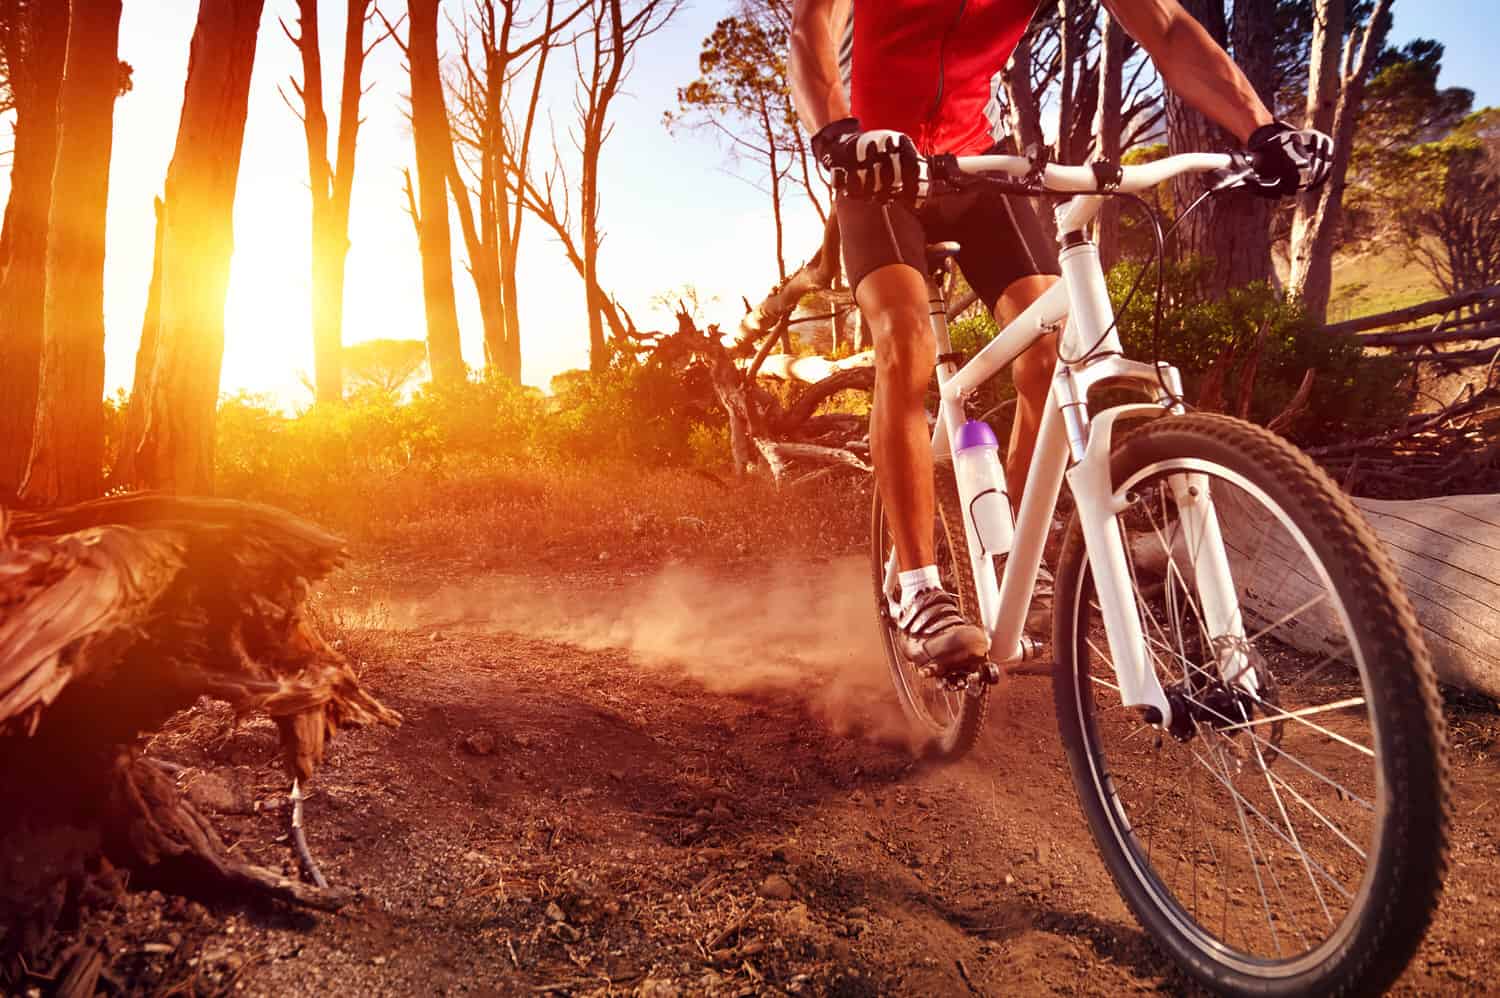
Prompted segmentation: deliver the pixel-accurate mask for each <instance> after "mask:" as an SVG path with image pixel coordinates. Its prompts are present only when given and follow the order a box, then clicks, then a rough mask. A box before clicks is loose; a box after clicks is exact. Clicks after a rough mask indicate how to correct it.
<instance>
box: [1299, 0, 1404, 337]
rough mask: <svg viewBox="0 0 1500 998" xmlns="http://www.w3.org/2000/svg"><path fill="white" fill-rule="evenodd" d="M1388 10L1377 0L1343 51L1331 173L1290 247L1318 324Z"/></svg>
mask: <svg viewBox="0 0 1500 998" xmlns="http://www.w3.org/2000/svg"><path fill="white" fill-rule="evenodd" d="M1390 10H1391V0H1376V4H1375V9H1374V11H1373V12H1372V13H1371V14H1370V19H1369V21H1368V22H1367V23H1366V24H1365V30H1364V32H1363V33H1362V34H1361V36H1360V40H1359V46H1358V50H1357V53H1356V50H1355V48H1354V47H1353V41H1352V40H1351V41H1350V48H1349V49H1347V50H1346V51H1345V54H1344V66H1343V71H1342V77H1343V79H1342V81H1341V84H1340V89H1339V96H1338V104H1337V107H1336V108H1335V110H1334V115H1333V124H1332V126H1331V128H1330V131H1329V134H1330V135H1331V136H1332V137H1333V148H1334V152H1335V155H1334V158H1333V172H1332V173H1331V174H1330V175H1329V177H1328V180H1327V182H1326V183H1324V184H1323V186H1322V188H1320V189H1319V190H1318V191H1316V192H1314V193H1315V195H1316V197H1317V199H1318V200H1317V206H1316V207H1315V208H1314V209H1313V211H1312V212H1311V214H1310V215H1309V217H1308V219H1307V223H1306V227H1305V228H1304V230H1303V232H1302V238H1301V239H1300V240H1299V241H1297V242H1295V243H1294V244H1293V246H1292V272H1291V282H1290V284H1291V288H1292V291H1293V292H1295V293H1296V294H1297V295H1298V296H1299V297H1300V298H1301V300H1302V306H1303V308H1305V309H1306V310H1307V313H1308V315H1309V316H1311V317H1312V318H1313V320H1314V321H1315V322H1322V321H1323V320H1324V318H1325V317H1326V316H1327V315H1328V298H1329V295H1330V294H1331V293H1332V291H1333V251H1334V249H1336V248H1337V247H1336V242H1335V240H1336V237H1337V235H1338V230H1339V224H1340V223H1341V222H1342V220H1343V208H1344V188H1345V187H1346V186H1347V184H1348V177H1349V150H1350V148H1351V147H1352V144H1353V142H1354V126H1355V124H1356V123H1357V122H1358V120H1359V110H1360V104H1361V103H1362V102H1363V101H1364V96H1365V83H1366V82H1367V81H1368V80H1369V78H1370V70H1371V69H1372V67H1373V66H1374V64H1375V57H1376V56H1377V55H1378V54H1379V53H1380V50H1381V49H1382V48H1384V47H1385V36H1386V34H1387V33H1388V32H1389V31H1390V27H1391V17H1390Z"/></svg>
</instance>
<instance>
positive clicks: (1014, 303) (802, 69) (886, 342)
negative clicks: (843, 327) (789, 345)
mask: <svg viewBox="0 0 1500 998" xmlns="http://www.w3.org/2000/svg"><path fill="white" fill-rule="evenodd" d="M1104 3H1105V6H1106V7H1107V8H1108V10H1109V13H1110V15H1111V16H1113V17H1115V18H1116V19H1117V20H1118V21H1119V23H1120V25H1121V27H1123V28H1124V30H1125V31H1126V32H1128V33H1129V34H1130V35H1131V36H1132V37H1134V38H1135V40H1136V41H1137V42H1139V43H1140V45H1141V47H1142V48H1143V49H1145V50H1146V52H1147V53H1148V54H1149V55H1150V56H1151V58H1152V60H1153V61H1154V62H1155V63H1156V66H1157V68H1158V70H1159V71H1160V72H1161V75H1162V79H1163V80H1164V81H1165V82H1166V84H1167V86H1169V87H1171V88H1172V90H1173V91H1175V92H1176V93H1178V94H1180V95H1181V96H1182V97H1183V98H1184V99H1185V100H1186V101H1188V102H1189V103H1190V104H1192V105H1193V106H1194V107H1196V108H1197V109H1198V110H1200V111H1201V112H1203V113H1204V114H1205V115H1207V116H1208V117H1209V118H1211V119H1213V120H1214V121H1216V122H1217V123H1218V124H1220V125H1222V126H1223V127H1224V128H1225V129H1227V130H1228V131H1229V132H1231V133H1233V134H1234V135H1235V136H1236V137H1237V138H1238V139H1240V140H1241V141H1243V142H1245V143H1246V146H1247V148H1248V149H1249V151H1250V153H1251V154H1252V157H1253V161H1254V163H1255V166H1256V179H1255V184H1254V186H1255V187H1256V189H1258V190H1260V191H1262V192H1263V193H1266V194H1268V195H1271V196H1274V195H1277V194H1285V193H1291V192H1293V191H1295V190H1298V189H1305V188H1306V187H1308V186H1311V185H1313V184H1315V183H1317V182H1318V181H1320V180H1321V179H1322V178H1323V176H1325V175H1326V173H1327V171H1328V168H1329V164H1330V162H1331V157H1332V143H1331V142H1330V141H1329V140H1328V138H1327V137H1326V136H1322V135H1321V134H1319V133H1316V132H1308V131H1297V130H1294V129H1292V128H1291V127H1290V126H1288V125H1285V124H1283V123H1280V122H1277V121H1274V120H1273V118H1272V116H1271V113H1270V112H1269V111H1268V110H1267V109H1266V107H1265V105H1264V104H1263V103H1262V102H1261V100H1260V98H1259V97H1257V96H1256V94H1255V91H1254V89H1253V88H1252V87H1251V86H1250V84H1249V82H1248V81H1247V80H1246V79H1245V77H1244V74H1243V73H1241V72H1240V70H1239V67H1237V66H1236V65H1235V64H1234V61H1233V60H1232V59H1230V58H1229V56H1228V54H1226V53H1225V52H1224V50H1223V49H1222V48H1220V47H1219V45H1218V44H1216V43H1215V42H1214V40H1213V38H1212V37H1210V36H1209V34H1208V33H1207V32H1206V31H1205V30H1204V29H1203V28H1202V26H1201V25H1199V24H1198V23H1197V22H1196V21H1195V20H1193V18H1192V17H1190V16H1189V15H1188V14H1187V13H1186V12H1185V11H1184V10H1183V9H1182V7H1181V6H1180V5H1179V4H1178V2H1177V0H1104ZM847 6H848V0H795V2H794V5H793V13H792V39H791V60H790V71H791V86H792V94H793V98H794V100H795V101H796V106H797V113H798V116H799V118H800V120H801V122H802V125H803V126H804V127H805V128H806V129H807V130H808V132H810V133H812V136H813V138H812V148H813V152H814V154H815V156H816V157H817V159H818V161H819V163H820V164H821V165H822V166H823V167H825V168H826V169H827V170H828V171H829V174H830V177H831V179H832V181H833V184H834V187H835V189H836V191H837V193H838V195H839V196H838V200H837V203H836V211H837V213H838V220H839V229H840V233H841V238H842V241H843V251H844V265H845V269H846V271H847V273H848V278H849V284H850V286H851V287H852V288H853V289H854V297H855V301H856V303H857V304H858V305H859V308H860V311H861V312H863V313H864V315H865V317H866V319H867V320H868V322H869V324H870V328H871V330H872V332H873V336H874V341H875V371H876V374H875V407H874V411H873V413H872V415H871V419H870V446H871V452H872V457H873V461H874V465H875V478H876V486H877V488H879V490H880V496H881V499H882V501H883V502H884V504H885V508H886V515H887V518H888V521H889V523H890V526H891V532H892V534H893V541H894V543H895V548H896V557H897V560H898V562H899V566H898V567H899V568H900V585H901V606H900V611H899V613H898V615H897V621H896V623H897V627H898V630H899V632H900V640H901V643H902V646H903V651H904V653H905V655H906V657H907V658H908V660H910V661H911V662H912V663H913V664H914V665H918V666H925V667H929V668H932V669H934V670H936V671H938V672H940V673H948V672H950V671H961V670H967V669H969V668H971V667H972V665H973V663H974V662H975V661H976V660H977V659H981V658H983V657H984V656H985V655H986V654H987V653H988V651H989V638H988V637H987V635H986V634H985V633H984V631H983V630H982V629H981V628H979V627H977V626H975V625H974V624H972V623H970V622H969V621H967V620H965V619H964V617H963V615H962V614H961V612H960V610H959V605H958V600H957V598H956V597H954V596H953V595H952V594H950V593H948V592H945V591H944V590H943V588H942V583H941V581H940V580H939V577H938V570H937V567H936V565H935V564H934V560H935V559H934V549H933V536H932V524H933V505H934V489H933V477H932V476H933V469H932V456H931V448H930V444H929V439H928V425H927V419H926V414H925V410H924V399H925V396H926V393H927V388H928V384H929V382H930V381H931V378H932V373H933V368H934V366H935V363H936V351H935V347H934V341H933V334H932V329H931V326H930V325H929V321H928V306H927V291H926V284H925V277H924V274H923V269H924V268H925V256H926V251H925V246H926V244H927V243H929V242H937V241H942V240H950V239H951V240H955V241H957V242H958V243H960V245H961V246H962V250H961V251H960V253H959V254H958V257H957V260H958V264H959V267H960V269H961V270H962V271H963V274H964V277H965V278H966V279H967V280H968V282H969V284H970V285H971V286H972V287H973V288H974V290H975V291H976V292H977V293H978V294H979V296H980V298H981V299H982V300H983V301H984V303H985V305H986V306H987V307H988V308H990V310H991V311H992V312H993V313H994V316H995V320H996V322H997V323H999V324H1000V326H1002V327H1003V326H1005V325H1006V324H1007V323H1008V322H1010V321H1011V320H1012V319H1014V318H1015V317H1016V316H1017V315H1019V314H1020V313H1021V312H1022V311H1023V310H1024V309H1025V308H1026V307H1027V306H1028V305H1030V304H1031V303H1032V302H1033V301H1035V300H1036V299H1037V298H1038V297H1039V296H1040V295H1041V294H1042V293H1043V292H1045V291H1046V290H1047V289H1048V288H1049V287H1051V286H1052V284H1053V283H1054V282H1055V281H1056V280H1057V279H1058V278H1057V274H1058V266H1057V257H1056V251H1055V248H1054V247H1053V246H1052V245H1051V244H1050V243H1049V242H1048V240H1046V239H1045V238H1044V237H1043V235H1042V229H1041V226H1040V224H1039V223H1038V221H1037V219H1036V216H1035V214H1034V213H1033V212H1032V210H1031V207H1030V205H1029V203H1027V202H1026V201H1024V200H1020V199H1012V198H1008V197H1005V196H1003V195H998V194H994V193H988V192H985V193H972V194H964V195H960V196H958V197H953V198H943V199H938V200H935V201H932V202H928V203H926V204H923V205H920V206H919V205H917V204H916V201H915V195H916V182H915V181H916V178H917V170H918V166H919V157H920V156H926V155H932V154H934V153H944V152H946V153H953V154H956V155H960V156H963V155H972V154H976V153H981V152H984V151H986V150H987V149H988V148H989V147H990V145H991V132H990V126H989V123H988V121H987V119H986V118H985V116H984V112H983V109H984V107H985V105H986V103H987V101H988V99H989V81H990V79H991V77H992V76H993V75H994V74H995V73H996V72H997V71H998V70H999V69H1000V68H1001V67H1003V66H1004V65H1005V63H1006V61H1007V60H1008V59H1009V58H1010V54H1011V51H1012V50H1013V49H1014V48H1015V46H1016V44H1017V43H1018V42H1019V41H1020V39H1021V36H1022V35H1023V34H1024V33H1025V31H1026V28H1027V25H1028V24H1029V22H1030V21H1031V18H1032V15H1033V13H1034V12H1035V10H1036V9H1037V6H1038V0H903V2H894V0H854V3H853V10H852V18H851V19H852V25H851V33H852V38H851V39H848V40H846V41H845V44H844V53H845V55H846V56H847V55H850V54H852V67H851V70H852V71H851V79H850V82H849V91H848V93H846V92H845V89H844V87H843V86H842V85H841V81H840V74H839V53H838V52H837V51H836V44H835V42H836V38H835V35H836V31H835V25H836V23H839V22H842V21H843V19H844V8H846V7H847ZM1056 359H1057V341H1056V336H1055V335H1048V336H1045V337H1043V338H1042V339H1041V340H1039V341H1037V343H1036V344H1035V345H1034V346H1032V347H1031V348H1030V349H1029V350H1027V351H1026V353H1024V354H1022V355H1021V356H1020V357H1018V358H1016V360H1015V362H1014V364H1013V366H1012V375H1013V377H1014V379H1015V385H1016V395H1017V398H1016V415H1015V421H1014V424H1013V428H1012V430H1011V439H1010V448H1009V451H1008V453H1007V456H1006V466H1005V475H1006V481H1007V485H1008V487H1009V490H1010V495H1011V500H1012V502H1018V501H1019V499H1020V494H1021V487H1022V485H1023V484H1024V483H1025V481H1026V473H1027V470H1028V469H1029V468H1030V465H1031V455H1032V451H1033V450H1034V448H1035V446H1036V436H1037V431H1038V429H1039V428H1040V424H1041V416H1042V406H1043V404H1044V403H1045V400H1046V397H1047V389H1048V385H1049V383H1050V380H1051V376H1052V370H1053V365H1054V363H1055V362H1056Z"/></svg>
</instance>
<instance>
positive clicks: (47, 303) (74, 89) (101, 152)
mask: <svg viewBox="0 0 1500 998" xmlns="http://www.w3.org/2000/svg"><path fill="white" fill-rule="evenodd" d="M71 6H72V17H71V23H70V25H69V29H68V56H67V70H66V73H65V75H64V79H63V86H62V106H61V128H60V133H61V136H60V138H59V141H58V150H57V163H56V169H55V171H54V173H53V175H52V203H51V211H50V214H49V217H48V235H47V257H46V261H47V262H46V282H45V283H46V293H45V296H44V307H43V332H44V339H43V347H42V358H41V381H40V388H39V391H38V395H37V415H36V433H35V436H34V439H33V441H32V450H31V459H30V467H29V468H28V470H27V473H26V481H25V483H24V485H23V486H22V493H23V494H24V495H25V497H26V498H27V499H28V500H31V501H34V502H41V503H47V504H54V503H67V502H77V501H79V500H82V499H87V498H92V497H93V496H96V495H98V494H99V493H100V491H101V486H102V484H103V467H104V420H103V415H104V412H103V402H102V399H103V397H104V233H105V218H106V214H107V209H108V205H109V163H110V152H111V149H112V146H113V141H114V108H115V98H116V97H117V96H118V94H119V92H120V57H119V39H120V0H72V5H71Z"/></svg>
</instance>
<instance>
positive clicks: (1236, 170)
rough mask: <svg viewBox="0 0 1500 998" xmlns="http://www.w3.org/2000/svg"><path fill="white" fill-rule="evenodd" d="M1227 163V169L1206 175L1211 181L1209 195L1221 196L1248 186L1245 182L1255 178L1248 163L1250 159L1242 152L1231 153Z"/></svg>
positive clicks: (1253, 171) (1250, 164) (1252, 169)
mask: <svg viewBox="0 0 1500 998" xmlns="http://www.w3.org/2000/svg"><path fill="white" fill-rule="evenodd" d="M1229 161H1230V162H1229V167H1228V168H1227V169H1224V170H1214V171H1213V172H1212V173H1210V174H1209V175H1208V177H1209V180H1210V181H1211V183H1210V184H1209V188H1208V189H1209V192H1210V193H1212V194H1221V193H1223V192H1224V191H1232V190H1235V189H1237V188H1240V187H1248V186H1250V185H1249V183H1248V182H1247V181H1249V180H1250V178H1251V177H1254V176H1255V167H1254V165H1253V164H1252V163H1251V162H1250V157H1249V156H1247V155H1246V154H1245V153H1243V152H1232V153H1230V154H1229Z"/></svg>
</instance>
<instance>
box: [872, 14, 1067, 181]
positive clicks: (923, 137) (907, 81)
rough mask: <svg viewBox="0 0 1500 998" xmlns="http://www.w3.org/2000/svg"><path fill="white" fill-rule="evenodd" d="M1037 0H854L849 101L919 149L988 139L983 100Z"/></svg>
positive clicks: (979, 147)
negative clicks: (903, 134)
mask: <svg viewBox="0 0 1500 998" xmlns="http://www.w3.org/2000/svg"><path fill="white" fill-rule="evenodd" d="M1037 4H1038V0H864V2H859V0H856V3H855V5H854V18H853V20H854V39H853V41H854V45H853V48H854V51H853V66H852V72H851V74H850V75H851V77H852V79H851V82H850V94H849V103H850V106H851V107H852V108H853V111H854V116H855V117H857V118H858V119H859V123H860V127H861V128H864V129H867V130H868V129H875V128H890V129H894V130H896V131H898V132H905V133H906V134H907V135H910V136H911V138H912V141H913V142H915V143H916V145H917V149H918V150H919V151H920V152H922V153H923V154H924V155H931V154H933V153H940V152H951V153H954V154H956V155H959V156H970V155H973V154H975V153H981V152H984V151H985V150H986V149H988V148H989V147H990V145H991V144H992V140H991V135H990V123H989V120H988V119H987V118H986V117H985V114H984V107H985V105H986V104H987V103H988V102H989V98H990V79H991V78H992V77H993V76H994V75H995V74H996V73H998V72H999V71H1000V70H1001V69H1003V68H1004V66H1005V63H1006V62H1007V61H1008V60H1009V59H1010V54H1011V53H1012V52H1013V51H1015V48H1016V45H1017V43H1019V42H1020V40H1021V36H1022V35H1023V34H1025V33H1026V26H1027V24H1029V23H1030V22H1031V16H1032V14H1034V13H1035V12H1036V8H1037Z"/></svg>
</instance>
